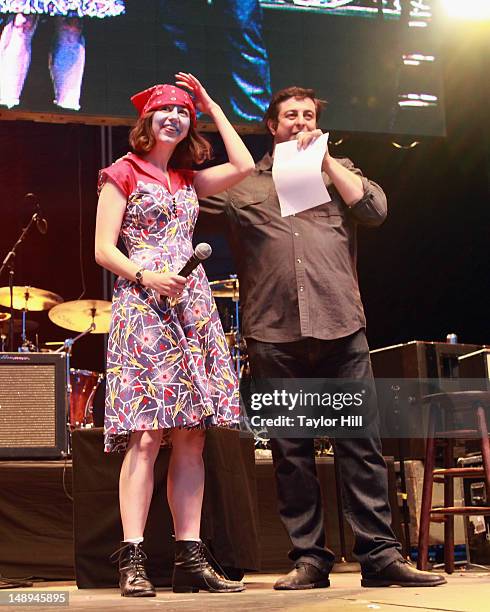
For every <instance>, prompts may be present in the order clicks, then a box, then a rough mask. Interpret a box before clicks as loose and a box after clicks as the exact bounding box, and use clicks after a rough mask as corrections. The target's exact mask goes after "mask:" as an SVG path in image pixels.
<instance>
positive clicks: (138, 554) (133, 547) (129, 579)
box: [111, 542, 156, 597]
mask: <svg viewBox="0 0 490 612" xmlns="http://www.w3.org/2000/svg"><path fill="white" fill-rule="evenodd" d="M116 555H119V557H116ZM112 557H114V558H116V559H117V560H118V561H119V586H120V587H121V596H122V597H155V595H156V593H155V587H154V586H153V585H152V583H151V582H150V581H149V580H148V576H147V575H146V570H145V566H144V565H143V562H144V561H145V559H146V554H145V552H144V551H143V548H142V547H141V544H133V543H131V542H121V548H119V549H118V550H116V552H115V553H113V555H112ZM112 557H111V558H112Z"/></svg>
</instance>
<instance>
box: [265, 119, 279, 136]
mask: <svg viewBox="0 0 490 612" xmlns="http://www.w3.org/2000/svg"><path fill="white" fill-rule="evenodd" d="M267 129H268V130H269V132H270V133H271V134H272V135H273V136H274V135H275V133H276V130H277V120H275V119H267Z"/></svg>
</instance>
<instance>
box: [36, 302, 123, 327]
mask: <svg viewBox="0 0 490 612" xmlns="http://www.w3.org/2000/svg"><path fill="white" fill-rule="evenodd" d="M111 306H112V304H111V302H107V301H106V300H73V301H72V302H64V303H63V304H58V305H57V306H54V307H53V308H51V310H50V311H49V313H48V316H49V318H50V319H51V321H53V323H55V324H56V325H59V326H60V327H63V328H64V329H70V330H72V331H77V332H83V331H85V330H86V329H88V328H89V327H90V325H91V324H92V323H95V329H94V330H93V331H92V334H107V333H108V332H109V327H110V325H111Z"/></svg>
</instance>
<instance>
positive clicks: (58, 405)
mask: <svg viewBox="0 0 490 612" xmlns="http://www.w3.org/2000/svg"><path fill="white" fill-rule="evenodd" d="M66 372H67V364H66V355H64V354H62V353H0V458H2V459H13V458H23V459H38V458H55V457H61V456H62V455H64V454H66V453H67V452H68V432H67V417H66V415H67V384H66Z"/></svg>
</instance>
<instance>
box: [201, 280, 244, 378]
mask: <svg viewBox="0 0 490 612" xmlns="http://www.w3.org/2000/svg"><path fill="white" fill-rule="evenodd" d="M209 285H210V287H211V293H212V294H213V296H214V297H215V298H228V299H231V301H232V302H233V309H232V310H233V312H232V314H231V316H230V317H229V318H228V317H226V316H224V317H222V319H224V320H225V321H226V320H228V321H229V323H228V325H225V330H226V331H225V336H226V341H227V343H228V347H229V349H230V353H231V358H232V360H233V363H234V365H235V370H236V374H237V377H238V379H239V380H240V379H241V378H242V377H243V376H244V375H245V374H246V373H247V371H248V356H247V347H246V344H245V339H244V338H243V336H242V335H241V332H240V306H239V300H240V298H239V293H240V283H239V281H238V278H237V276H236V275H231V276H230V277H229V278H226V279H224V280H216V281H211V282H210V283H209ZM226 328H227V329H226Z"/></svg>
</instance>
